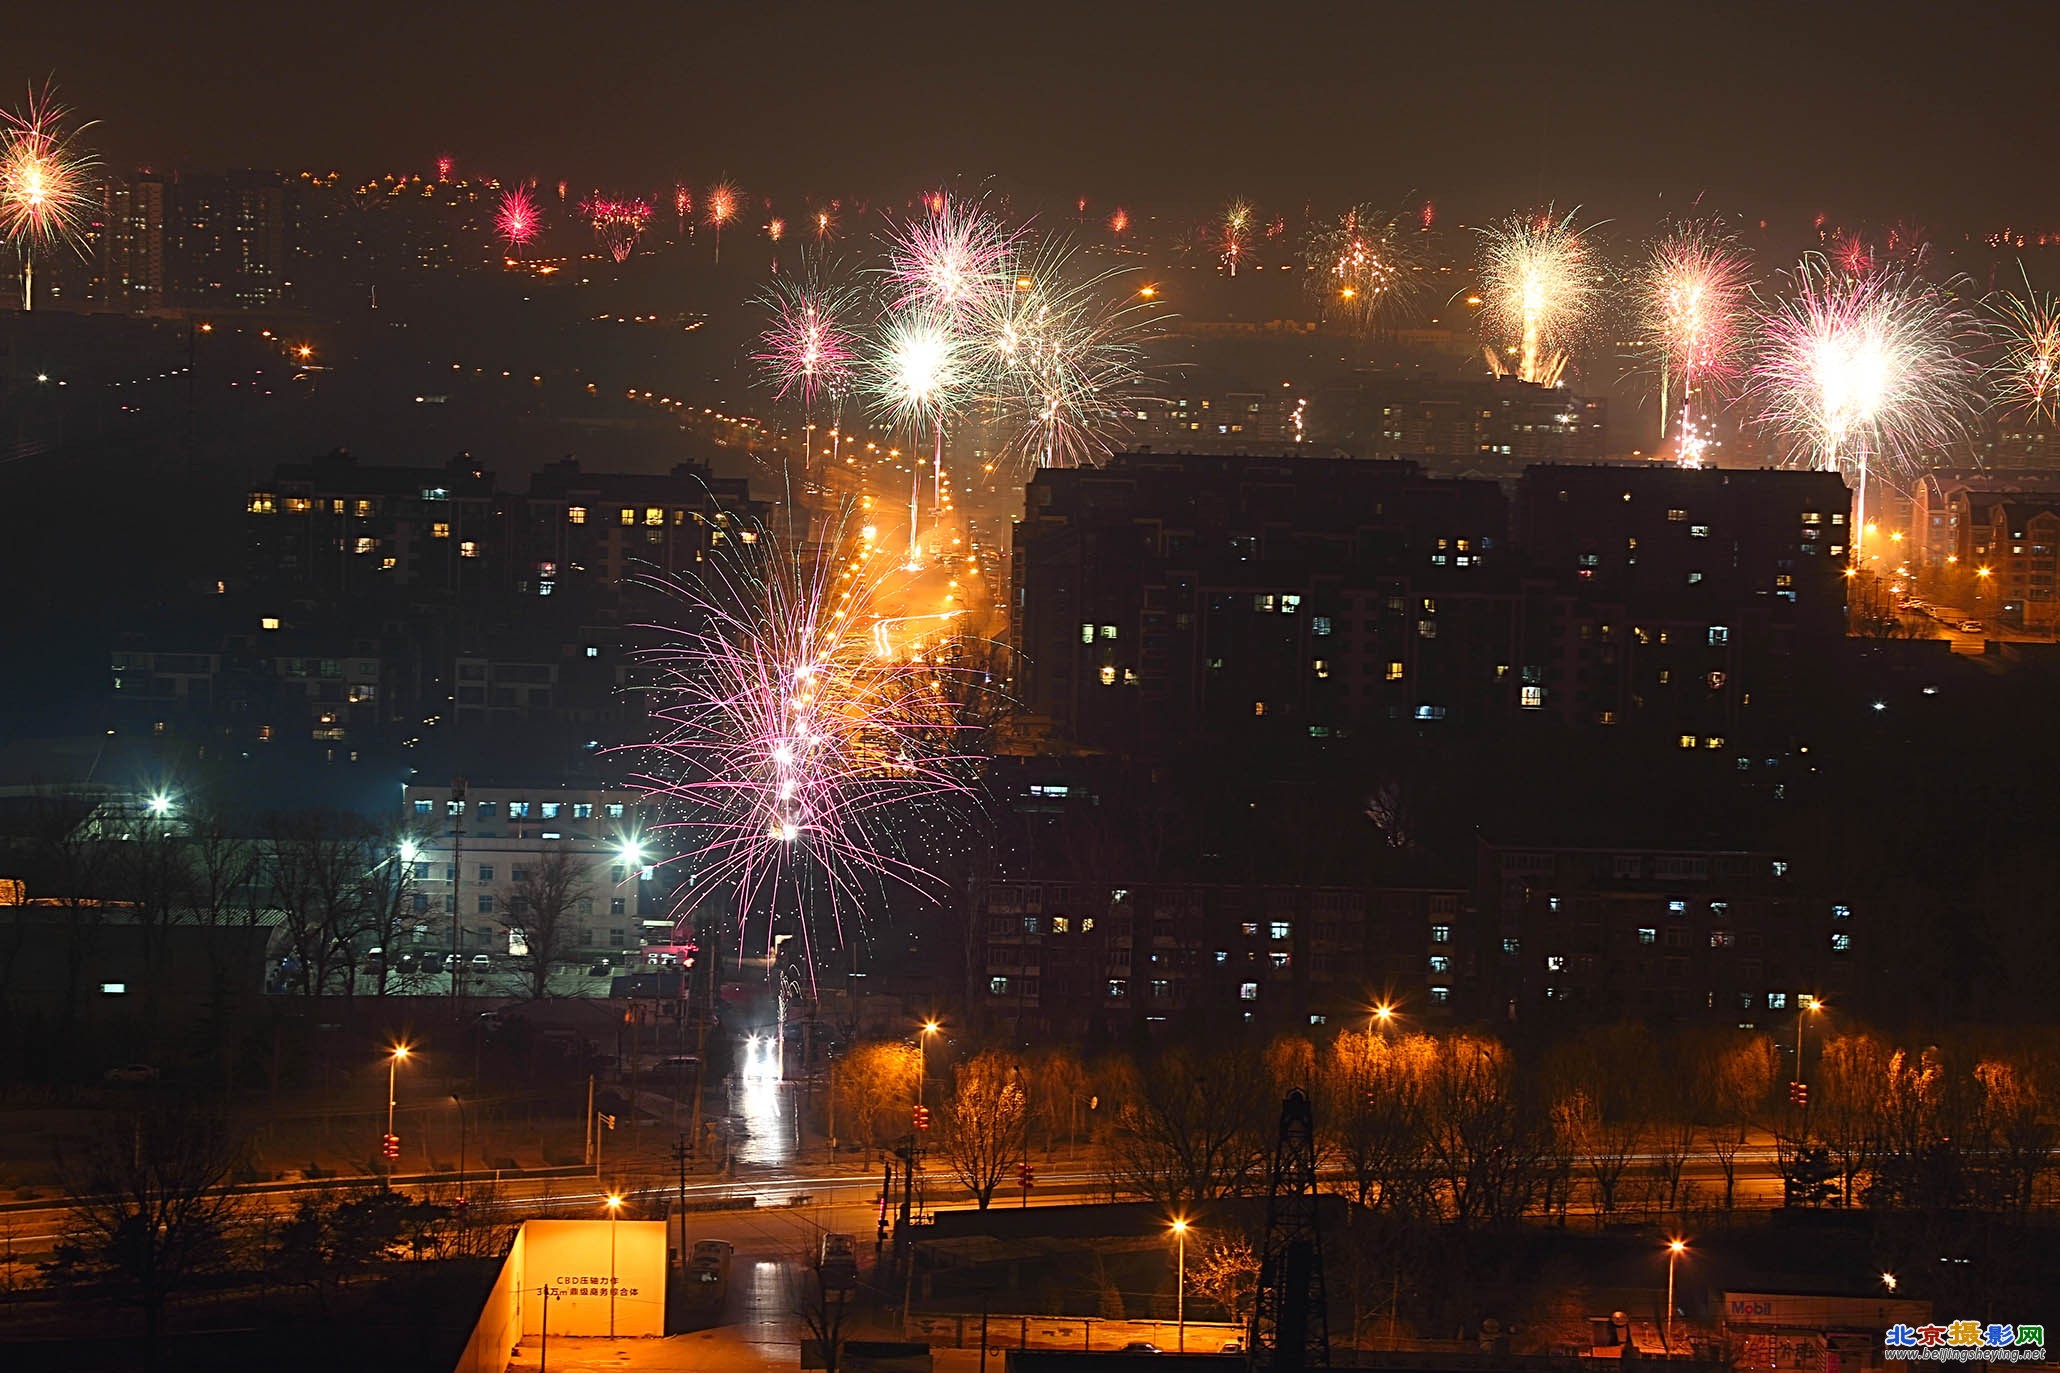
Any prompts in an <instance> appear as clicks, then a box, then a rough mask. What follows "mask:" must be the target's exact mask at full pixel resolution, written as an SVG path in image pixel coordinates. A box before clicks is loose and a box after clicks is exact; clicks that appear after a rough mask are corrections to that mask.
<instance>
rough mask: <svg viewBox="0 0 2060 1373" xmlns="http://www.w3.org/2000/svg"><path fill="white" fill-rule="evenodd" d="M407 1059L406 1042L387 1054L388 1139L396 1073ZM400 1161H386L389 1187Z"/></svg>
mask: <svg viewBox="0 0 2060 1373" xmlns="http://www.w3.org/2000/svg"><path fill="white" fill-rule="evenodd" d="M407 1061H408V1046H407V1045H405V1044H396V1045H394V1046H393V1052H392V1053H390V1054H388V1055H387V1056H386V1138H387V1139H388V1140H391V1139H392V1138H393V1108H394V1084H395V1080H396V1074H397V1073H398V1072H399V1071H400V1066H401V1064H403V1063H405V1062H407ZM399 1162H400V1160H399V1159H397V1158H389V1159H388V1160H387V1161H386V1185H387V1186H388V1187H391V1186H393V1170H394V1166H395V1165H396V1164H398V1163H399Z"/></svg>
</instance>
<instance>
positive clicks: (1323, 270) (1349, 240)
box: [1303, 205, 1422, 335]
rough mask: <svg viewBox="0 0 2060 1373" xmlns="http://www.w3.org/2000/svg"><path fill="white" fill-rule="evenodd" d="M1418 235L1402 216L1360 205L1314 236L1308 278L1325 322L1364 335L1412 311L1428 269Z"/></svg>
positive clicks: (1308, 264)
mask: <svg viewBox="0 0 2060 1373" xmlns="http://www.w3.org/2000/svg"><path fill="white" fill-rule="evenodd" d="M1418 237H1419V236H1418V235H1417V234H1416V233H1415V231H1414V230H1413V227H1412V226H1409V225H1406V224H1404V222H1403V221H1402V219H1401V218H1400V217H1399V216H1397V215H1393V214H1390V213H1388V212H1386V211H1383V210H1378V209H1375V208H1374V207H1373V206H1371V205H1359V206H1354V207H1353V208H1352V209H1350V210H1348V211H1346V212H1345V214H1344V215H1343V216H1341V217H1340V218H1339V220H1338V222H1337V223H1336V224H1333V225H1329V226H1327V227H1325V228H1323V229H1320V230H1318V231H1317V232H1316V233H1314V234H1312V235H1311V236H1310V239H1309V247H1308V250H1307V253H1306V255H1305V256H1306V266H1307V268H1308V271H1307V273H1306V275H1305V276H1304V278H1303V280H1304V281H1305V282H1306V283H1307V285H1308V288H1309V290H1310V291H1312V292H1314V293H1315V294H1316V296H1317V298H1318V300H1319V302H1320V303H1321V306H1322V310H1323V317H1324V318H1325V320H1327V321H1330V322H1331V323H1334V324H1336V325H1338V326H1339V327H1341V328H1343V329H1344V330H1345V331H1346V332H1348V333H1352V334H1358V335H1364V334H1367V333H1370V332H1372V330H1373V328H1374V326H1375V325H1376V324H1377V323H1378V322H1379V321H1380V320H1381V319H1382V318H1383V317H1384V316H1386V315H1391V314H1393V313H1395V312H1396V311H1397V310H1398V309H1404V308H1406V307H1407V306H1408V305H1409V304H1410V302H1411V300H1412V298H1413V296H1414V294H1415V290H1416V287H1417V282H1418V275H1417V273H1418V269H1419V268H1420V267H1421V265H1422V263H1421V254H1420V252H1419V250H1418V248H1417V239H1418Z"/></svg>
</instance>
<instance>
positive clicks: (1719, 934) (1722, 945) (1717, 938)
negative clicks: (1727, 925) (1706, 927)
mask: <svg viewBox="0 0 2060 1373" xmlns="http://www.w3.org/2000/svg"><path fill="white" fill-rule="evenodd" d="M1736 939H1737V936H1736V935H1734V934H1732V933H1731V931H1729V930H1711V931H1710V947H1711V948H1713V949H1728V948H1730V947H1731V945H1732V944H1733V943H1734V942H1735V941H1736Z"/></svg>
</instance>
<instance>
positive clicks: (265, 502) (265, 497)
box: [244, 491, 279, 515]
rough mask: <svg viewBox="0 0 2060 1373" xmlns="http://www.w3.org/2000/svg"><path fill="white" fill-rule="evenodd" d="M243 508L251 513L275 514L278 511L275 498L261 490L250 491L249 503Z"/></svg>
mask: <svg viewBox="0 0 2060 1373" xmlns="http://www.w3.org/2000/svg"><path fill="white" fill-rule="evenodd" d="M244 509H245V510H246V511H248V512H249V513H250V514H253V515H276V514H278V513H279V506H278V502H277V500H276V499H275V498H274V497H272V496H271V495H269V494H267V493H266V492H263V491H253V492H251V495H250V503H249V504H248V505H246V506H245V507H244Z"/></svg>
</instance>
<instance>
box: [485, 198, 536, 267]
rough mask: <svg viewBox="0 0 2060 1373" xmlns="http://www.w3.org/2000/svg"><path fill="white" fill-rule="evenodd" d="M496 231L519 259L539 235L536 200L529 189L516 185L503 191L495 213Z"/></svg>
mask: <svg viewBox="0 0 2060 1373" xmlns="http://www.w3.org/2000/svg"><path fill="white" fill-rule="evenodd" d="M494 232H495V233H496V234H499V235H500V237H501V241H502V242H504V243H506V244H507V245H508V251H509V252H511V253H513V254H514V255H515V256H516V257H517V258H518V259H519V258H520V257H521V256H522V250H523V249H524V248H525V247H527V246H529V244H531V243H533V242H535V240H536V235H537V212H536V201H534V200H532V199H531V198H530V195H529V192H528V190H527V189H525V188H524V187H521V186H515V187H512V188H510V189H509V190H507V191H504V192H502V193H501V204H500V208H499V209H498V210H496V211H495V213H494Z"/></svg>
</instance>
